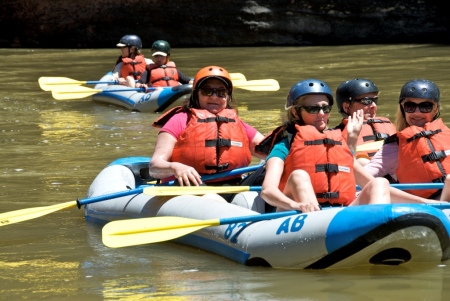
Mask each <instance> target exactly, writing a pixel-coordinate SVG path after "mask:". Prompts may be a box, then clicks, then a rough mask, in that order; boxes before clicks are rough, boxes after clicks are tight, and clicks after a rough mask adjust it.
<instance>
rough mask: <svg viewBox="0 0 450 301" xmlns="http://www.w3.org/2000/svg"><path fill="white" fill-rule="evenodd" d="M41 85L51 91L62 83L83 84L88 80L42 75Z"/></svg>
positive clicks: (43, 88) (45, 89)
mask: <svg viewBox="0 0 450 301" xmlns="http://www.w3.org/2000/svg"><path fill="white" fill-rule="evenodd" d="M38 82H39V86H40V87H41V89H42V90H44V91H51V90H53V89H55V88H57V87H58V86H61V85H83V84H85V83H86V82H85V81H84V82H83V81H78V80H75V79H71V78H68V77H45V76H43V77H40V78H39V80H38Z"/></svg>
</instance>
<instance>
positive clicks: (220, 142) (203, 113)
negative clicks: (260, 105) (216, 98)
mask: <svg viewBox="0 0 450 301" xmlns="http://www.w3.org/2000/svg"><path fill="white" fill-rule="evenodd" d="M180 111H182V109H181V108H180V107H176V108H173V109H172V110H170V111H168V112H167V113H165V114H164V115H162V116H161V117H160V118H158V120H156V121H155V122H154V123H153V126H156V127H161V126H162V125H164V124H165V123H166V122H167V120H169V119H170V117H171V116H173V115H174V114H176V113H178V112H180ZM189 115H190V117H189V119H188V124H187V127H186V130H185V131H184V132H183V133H182V134H181V136H180V137H179V138H178V141H177V142H176V144H175V147H174V149H173V153H172V158H171V161H172V162H180V163H183V164H186V165H189V166H192V167H194V168H195V169H196V170H197V171H198V172H199V173H200V174H212V173H217V172H222V171H227V170H232V169H235V168H239V167H243V166H248V165H249V164H250V163H251V159H252V155H251V153H250V148H249V144H250V142H249V141H248V138H247V134H246V132H245V129H244V127H243V126H242V125H241V123H240V122H239V118H238V116H237V113H236V111H235V110H232V109H224V110H222V111H220V112H219V113H218V114H212V113H210V112H208V111H207V110H202V109H191V110H190V114H189ZM220 180H223V179H220Z"/></svg>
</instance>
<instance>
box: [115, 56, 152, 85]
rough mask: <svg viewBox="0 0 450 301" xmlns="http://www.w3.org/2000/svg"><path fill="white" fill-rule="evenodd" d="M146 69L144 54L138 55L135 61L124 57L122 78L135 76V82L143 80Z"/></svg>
mask: <svg viewBox="0 0 450 301" xmlns="http://www.w3.org/2000/svg"><path fill="white" fill-rule="evenodd" d="M146 67H147V63H146V62H145V57H144V55H142V54H139V55H136V57H135V58H134V59H131V58H129V57H123V58H122V68H121V69H120V77H123V78H126V77H127V76H133V78H134V79H135V80H138V79H140V78H141V76H142V73H144V71H145V68H146Z"/></svg>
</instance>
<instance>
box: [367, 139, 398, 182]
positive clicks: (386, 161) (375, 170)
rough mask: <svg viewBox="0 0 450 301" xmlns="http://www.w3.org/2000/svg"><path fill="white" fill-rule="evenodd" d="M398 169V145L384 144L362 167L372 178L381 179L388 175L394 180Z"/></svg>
mask: <svg viewBox="0 0 450 301" xmlns="http://www.w3.org/2000/svg"><path fill="white" fill-rule="evenodd" d="M397 167H398V144H397V143H388V144H384V145H383V147H382V148H380V149H379V150H378V152H377V153H376V154H375V155H374V156H373V157H372V159H371V160H370V162H369V163H368V164H366V165H365V166H364V169H365V170H366V171H368V172H369V173H370V174H371V175H372V176H374V177H383V176H385V175H387V174H390V175H391V176H392V177H394V179H397V176H396V175H395V173H396V171H397Z"/></svg>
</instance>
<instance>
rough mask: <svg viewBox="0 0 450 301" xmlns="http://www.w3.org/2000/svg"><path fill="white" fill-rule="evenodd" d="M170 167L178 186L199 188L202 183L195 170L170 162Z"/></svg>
mask: <svg viewBox="0 0 450 301" xmlns="http://www.w3.org/2000/svg"><path fill="white" fill-rule="evenodd" d="M171 165H172V169H173V175H174V177H175V178H176V179H177V180H178V183H180V186H200V184H202V183H203V182H202V179H201V177H200V175H199V174H198V172H197V171H196V170H195V168H193V167H191V166H188V165H185V164H182V163H178V162H172V163H171Z"/></svg>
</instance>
